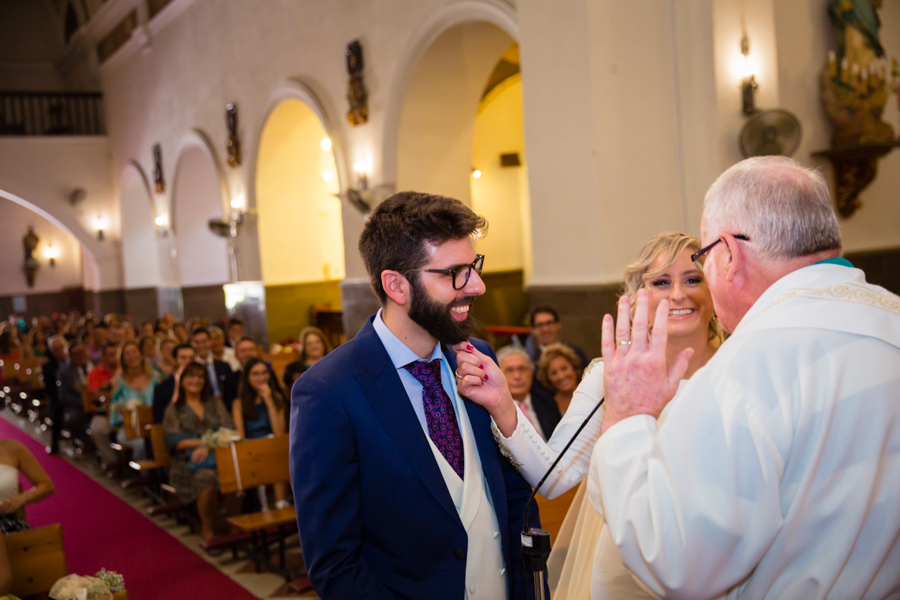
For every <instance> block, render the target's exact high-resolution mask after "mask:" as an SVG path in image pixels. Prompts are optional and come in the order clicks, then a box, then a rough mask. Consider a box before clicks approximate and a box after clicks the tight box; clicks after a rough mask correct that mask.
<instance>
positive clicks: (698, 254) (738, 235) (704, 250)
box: [691, 233, 750, 262]
mask: <svg viewBox="0 0 900 600" xmlns="http://www.w3.org/2000/svg"><path fill="white" fill-rule="evenodd" d="M731 237H733V238H734V239H736V240H744V241H745V242H749V241H750V238H748V237H747V236H746V235H744V234H743V233H735V234H734V235H732V236H731ZM721 241H722V238H719V239H717V240H716V241H714V242H713V243H712V244H710V245H709V246H706V247H705V248H700V250H698V251H697V252H694V253H693V254H691V262H697V259H698V258H700V257H701V256H703V255H704V254H706V253H707V252H709V251H710V250H712V249H713V246H715V245H716V244H718V243H719V242H721Z"/></svg>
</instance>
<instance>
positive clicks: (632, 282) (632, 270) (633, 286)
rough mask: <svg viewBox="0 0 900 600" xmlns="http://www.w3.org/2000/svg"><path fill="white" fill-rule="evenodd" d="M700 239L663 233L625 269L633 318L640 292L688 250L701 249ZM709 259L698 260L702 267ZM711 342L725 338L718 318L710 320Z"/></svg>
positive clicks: (624, 291) (624, 288)
mask: <svg viewBox="0 0 900 600" xmlns="http://www.w3.org/2000/svg"><path fill="white" fill-rule="evenodd" d="M700 247H701V246H700V240H698V239H697V238H695V237H694V236H692V235H688V234H686V233H679V232H669V233H661V234H659V235H657V236H654V237H652V238H650V239H649V240H648V241H647V243H646V244H644V247H643V248H641V253H640V254H639V255H638V258H637V260H636V261H634V262H633V263H631V264H630V265H628V266H627V267H625V283H624V284H623V285H622V293H621V294H620V297H622V296H628V299H629V300H631V317H632V318H634V309H635V304H636V303H637V293H638V290H640V289H642V288H645V287H647V282H648V281H650V280H652V279H654V278H656V277H658V276H659V275H661V274H663V273H665V272H666V271H668V270H669V268H670V267H671V266H672V265H673V264H675V261H677V260H678V257H679V256H681V254H682V253H683V252H684V251H685V250H688V249H690V250H693V251H694V252H696V251H698V250H700ZM663 252H665V259H663V262H662V264H661V265H660V266H659V268H658V269H655V270H653V271H650V265H651V264H653V261H655V260H656V258H657V257H658V256H659V255H660V254H661V253H663ZM705 260H706V257H705V256H701V257H700V258H698V259H697V262H699V263H700V264H701V265H702V264H703V262H704V261H705ZM709 339H710V341H712V340H716V339H718V340H719V341H721V340H722V339H723V333H722V328H721V327H720V326H719V321H718V319H710V321H709Z"/></svg>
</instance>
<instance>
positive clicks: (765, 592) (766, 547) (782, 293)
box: [588, 157, 900, 599]
mask: <svg viewBox="0 0 900 600" xmlns="http://www.w3.org/2000/svg"><path fill="white" fill-rule="evenodd" d="M701 238H702V241H703V244H704V247H703V248H702V249H701V250H700V251H699V252H697V253H696V254H695V255H694V256H693V257H692V258H693V259H694V260H696V259H697V258H698V257H699V256H700V255H704V254H705V255H706V261H705V264H704V266H703V272H704V276H705V277H706V279H707V282H708V284H709V288H710V292H711V293H712V298H713V303H714V305H715V310H716V315H717V316H718V318H719V320H720V321H721V323H722V326H723V328H724V329H725V330H726V331H728V332H730V333H731V337H730V338H729V339H728V340H727V341H726V342H725V343H724V344H723V345H722V346H721V348H720V349H719V351H718V352H717V353H716V355H715V356H714V357H713V358H712V359H711V360H710V361H709V362H708V363H707V365H706V366H705V367H704V368H702V369H700V370H699V371H697V373H696V374H695V375H694V376H693V377H692V378H691V379H690V381H688V382H687V384H685V385H684V386H682V388H681V389H680V391H679V390H678V382H679V381H680V380H681V377H682V374H683V372H684V370H685V368H686V366H687V359H688V357H689V356H690V352H691V350H686V351H685V352H684V353H683V354H682V355H680V356H679V358H678V359H677V360H676V361H675V362H674V363H673V364H672V365H668V366H667V364H666V353H665V346H666V328H665V327H657V328H654V329H653V330H652V332H651V331H650V329H649V327H648V320H649V319H648V317H649V315H648V312H649V310H648V301H647V293H646V291H644V290H642V291H641V292H639V295H638V297H637V307H636V308H637V310H636V312H635V316H634V321H633V323H631V322H630V320H629V310H630V306H629V300H628V299H627V297H626V298H623V299H622V301H621V302H620V304H619V307H618V308H619V310H618V319H617V322H615V323H614V322H613V318H612V317H611V316H610V315H607V316H606V317H605V318H604V322H603V344H602V347H603V359H604V364H605V373H604V382H605V389H606V413H605V415H604V418H603V425H602V435H601V437H600V441H599V442H598V443H597V445H596V447H595V450H594V454H593V456H592V461H591V468H590V477H589V483H588V494H589V497H590V499H591V502H592V504H593V505H594V507H595V508H596V509H597V510H598V511H599V512H600V514H601V515H602V517H603V519H604V521H605V522H606V525H607V527H608V528H609V533H610V535H611V537H612V538H613V540H614V541H615V543H616V545H617V547H618V548H619V551H620V553H621V555H622V559H623V561H624V563H625V565H626V566H627V567H628V569H629V570H630V571H631V572H632V573H633V574H634V576H635V577H636V578H637V579H639V580H640V581H641V582H642V583H643V584H644V585H645V586H646V587H647V588H649V589H650V590H651V591H653V592H654V593H655V594H657V595H659V596H662V597H666V598H714V597H727V598H736V597H741V598H804V599H816V598H826V597H828V598H887V597H895V596H896V595H897V594H898V591H900V510H898V507H897V499H898V498H900V298H898V297H897V296H895V295H894V294H891V293H890V292H888V291H887V290H885V289H883V288H881V287H878V286H876V285H872V284H870V283H868V282H866V279H865V274H864V273H863V272H862V271H861V270H859V269H856V268H854V267H853V265H852V264H850V263H849V262H848V261H847V260H846V259H844V258H841V254H842V247H841V238H840V229H839V226H838V222H837V219H836V217H835V215H834V211H833V209H832V206H831V199H830V197H829V193H828V186H827V184H826V183H825V180H824V179H823V178H822V176H821V175H820V174H819V173H818V172H816V171H813V170H811V169H807V168H804V167H801V166H799V165H798V164H796V163H795V162H793V161H791V160H790V159H787V158H783V157H777V158H776V157H766V158H752V159H748V160H745V161H743V162H741V163H738V164H737V165H735V166H733V167H731V168H730V169H728V170H727V171H726V172H725V173H723V174H722V175H721V176H720V177H719V179H718V180H717V181H716V182H715V183H714V184H713V186H712V187H711V188H710V190H709V192H708V193H707V195H706V200H705V206H704V211H703V218H702V222H701ZM668 310H669V307H668V302H667V301H662V302H660V304H659V307H658V310H657V313H656V319H657V321H656V322H663V321H662V319H665V318H666V315H667V314H668ZM676 391H678V395H677V397H676V396H675V394H676ZM673 397H674V400H673ZM670 401H672V406H671V407H670V408H669V411H668V415H669V416H668V419H667V420H666V421H665V424H664V425H662V426H661V427H659V428H657V421H656V419H657V417H658V416H659V414H660V412H661V411H662V409H663V408H664V407H665V406H666V405H667V404H668V402H670Z"/></svg>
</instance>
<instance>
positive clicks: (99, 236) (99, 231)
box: [94, 216, 106, 242]
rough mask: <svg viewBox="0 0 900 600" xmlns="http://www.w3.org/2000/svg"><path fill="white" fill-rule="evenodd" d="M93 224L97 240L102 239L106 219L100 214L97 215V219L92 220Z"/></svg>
mask: <svg viewBox="0 0 900 600" xmlns="http://www.w3.org/2000/svg"><path fill="white" fill-rule="evenodd" d="M94 226H95V227H96V228H97V241H98V242H102V241H103V230H104V229H106V219H104V218H103V217H102V216H98V217H97V220H96V221H94Z"/></svg>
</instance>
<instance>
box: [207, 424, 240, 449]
mask: <svg viewBox="0 0 900 600" xmlns="http://www.w3.org/2000/svg"><path fill="white" fill-rule="evenodd" d="M200 439H201V441H202V442H203V446H204V447H205V448H208V449H210V450H212V449H214V448H218V447H219V446H227V445H228V444H230V443H231V442H236V441H237V440H239V439H240V436H239V435H238V433H237V431H235V430H234V429H228V428H227V427H221V428H219V430H218V431H213V430H211V429H210V430H209V431H207V432H206V433H204V434H203V436H202V437H201V438H200Z"/></svg>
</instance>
